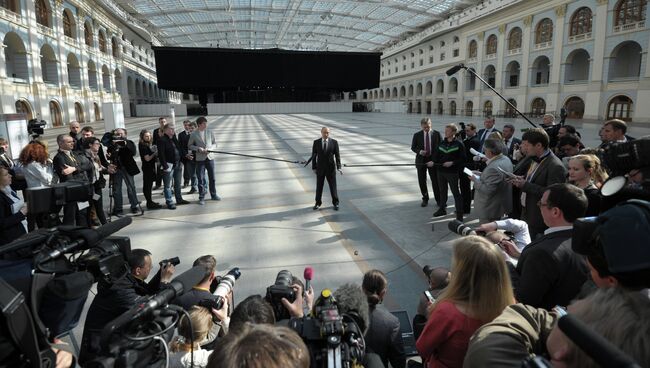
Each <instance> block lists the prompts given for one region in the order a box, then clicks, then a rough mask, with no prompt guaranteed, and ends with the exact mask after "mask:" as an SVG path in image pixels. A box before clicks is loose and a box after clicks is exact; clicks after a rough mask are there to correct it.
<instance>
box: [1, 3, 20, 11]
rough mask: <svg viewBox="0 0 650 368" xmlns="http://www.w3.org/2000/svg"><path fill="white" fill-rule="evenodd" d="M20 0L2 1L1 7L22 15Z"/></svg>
mask: <svg viewBox="0 0 650 368" xmlns="http://www.w3.org/2000/svg"><path fill="white" fill-rule="evenodd" d="M18 3H19V2H18V0H0V7H1V8H5V9H7V10H11V11H12V12H14V13H20V8H18Z"/></svg>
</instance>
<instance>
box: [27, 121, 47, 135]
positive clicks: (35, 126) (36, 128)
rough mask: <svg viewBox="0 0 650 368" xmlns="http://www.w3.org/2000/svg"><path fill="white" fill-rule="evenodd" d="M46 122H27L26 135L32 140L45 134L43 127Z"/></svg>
mask: <svg viewBox="0 0 650 368" xmlns="http://www.w3.org/2000/svg"><path fill="white" fill-rule="evenodd" d="M46 125H47V122H46V121H45V120H38V119H31V120H29V121H28V122H27V133H29V135H30V136H31V137H32V138H37V137H38V136H39V135H42V134H43V133H45V129H44V128H45V126H46Z"/></svg>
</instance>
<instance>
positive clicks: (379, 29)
mask: <svg viewBox="0 0 650 368" xmlns="http://www.w3.org/2000/svg"><path fill="white" fill-rule="evenodd" d="M391 27H393V26H392V25H390V24H386V23H377V24H375V25H373V26H372V27H370V28H368V31H369V32H372V33H380V34H381V33H384V32H385V31H387V30H389V29H390V28H391Z"/></svg>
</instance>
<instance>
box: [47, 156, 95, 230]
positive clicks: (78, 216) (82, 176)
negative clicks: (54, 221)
mask: <svg viewBox="0 0 650 368" xmlns="http://www.w3.org/2000/svg"><path fill="white" fill-rule="evenodd" d="M66 165H67V166H72V167H75V168H76V170H75V171H74V172H73V173H72V174H70V175H63V170H64V169H65V166H66ZM92 165H93V164H92V162H90V160H88V158H86V156H85V155H83V154H82V153H80V152H78V151H70V155H68V154H66V153H65V152H64V151H61V150H59V152H57V154H56V155H55V156H54V159H52V168H53V169H54V172H55V173H56V175H57V176H58V177H59V182H61V183H65V182H68V181H76V182H82V183H84V184H90V180H88V176H87V175H86V172H88V171H89V170H92V169H93V166H92ZM88 220H89V219H88V208H84V209H83V210H81V211H79V209H78V206H77V203H76V202H74V203H67V204H66V205H65V206H64V207H63V224H64V225H75V221H76V225H77V226H88Z"/></svg>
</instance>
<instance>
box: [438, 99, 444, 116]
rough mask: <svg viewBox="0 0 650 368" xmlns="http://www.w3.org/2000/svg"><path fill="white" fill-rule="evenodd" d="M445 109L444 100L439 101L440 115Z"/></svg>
mask: <svg viewBox="0 0 650 368" xmlns="http://www.w3.org/2000/svg"><path fill="white" fill-rule="evenodd" d="M444 111H445V107H444V106H443V105H442V101H438V111H437V113H438V115H442V113H443V112H444Z"/></svg>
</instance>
